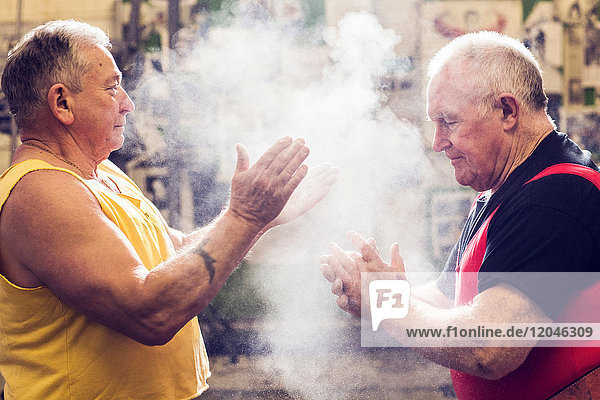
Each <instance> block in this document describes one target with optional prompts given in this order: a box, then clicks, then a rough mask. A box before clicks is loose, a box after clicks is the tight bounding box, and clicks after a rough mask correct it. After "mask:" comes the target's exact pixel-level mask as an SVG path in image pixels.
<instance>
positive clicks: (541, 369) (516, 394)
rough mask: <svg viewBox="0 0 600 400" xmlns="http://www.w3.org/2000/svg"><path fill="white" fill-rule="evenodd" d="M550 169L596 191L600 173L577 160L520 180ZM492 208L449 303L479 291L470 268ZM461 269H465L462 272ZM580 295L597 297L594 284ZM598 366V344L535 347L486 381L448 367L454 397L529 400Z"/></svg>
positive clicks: (599, 291) (481, 250)
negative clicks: (580, 179)
mask: <svg viewBox="0 0 600 400" xmlns="http://www.w3.org/2000/svg"><path fill="white" fill-rule="evenodd" d="M554 174H572V175H578V176H581V177H583V178H585V179H587V180H588V181H590V182H591V183H593V184H594V185H595V186H596V187H597V188H598V189H599V190H600V173H598V172H597V171H595V170H593V169H591V168H588V167H584V166H582V165H577V164H556V165H553V166H551V167H548V168H546V169H545V170H543V171H542V172H540V173H539V174H537V175H536V176H535V177H533V178H532V179H530V180H529V181H527V182H526V183H525V184H527V183H529V182H532V181H535V180H537V179H540V178H542V177H545V176H548V175H554ZM497 210H498V208H496V209H495V210H494V211H493V212H492V213H491V214H490V216H489V217H488V218H487V219H486V220H485V222H484V223H483V224H482V225H481V227H480V228H479V230H478V231H477V233H476V234H475V236H473V238H472V239H471V241H470V242H469V244H468V246H467V248H466V249H465V251H464V254H463V256H462V257H461V261H460V264H459V265H458V266H457V268H456V286H455V300H454V302H455V305H464V304H467V303H469V302H470V301H471V300H472V299H473V298H474V297H475V296H476V295H477V294H478V293H479V291H478V288H477V281H478V278H477V274H475V273H473V272H479V270H480V268H481V265H482V263H483V258H484V255H485V251H486V241H487V231H488V227H489V225H490V221H491V220H492V218H493V217H494V214H495V213H496V211H497ZM465 272H471V273H470V274H463V273H465ZM585 295H586V296H592V298H595V299H599V298H600V283H597V284H596V285H595V286H593V287H592V288H591V289H589V290H587V291H585ZM577 304H578V302H577V299H575V300H573V301H571V302H570V303H569V304H568V305H567V308H568V309H569V310H570V309H577V306H576V305H577ZM588 304H589V302H588ZM569 310H566V311H567V312H568V311H569ZM596 313H597V312H596ZM598 365H600V347H535V348H533V349H532V350H531V352H530V353H529V355H528V356H527V359H526V360H525V361H524V362H523V364H522V365H521V366H519V368H517V369H516V370H514V371H513V372H511V373H510V374H508V375H506V376H505V377H503V378H501V379H498V380H489V379H484V378H479V377H476V376H473V375H470V374H467V373H465V372H461V371H456V370H452V371H451V376H452V383H453V384H454V391H455V392H456V395H457V397H458V398H459V399H485V400H494V399H498V400H504V399H511V400H518V399H523V400H529V399H532V400H534V399H547V398H548V397H550V396H552V395H553V394H555V393H557V392H559V391H560V390H562V389H563V388H565V387H566V386H568V385H569V384H570V383H571V382H573V381H575V380H577V379H578V378H579V377H581V376H583V375H584V374H586V373H587V372H589V371H590V370H592V369H593V368H595V367H596V366H598Z"/></svg>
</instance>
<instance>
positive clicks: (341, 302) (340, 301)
mask: <svg viewBox="0 0 600 400" xmlns="http://www.w3.org/2000/svg"><path fill="white" fill-rule="evenodd" d="M335 302H336V303H337V305H338V307H339V308H341V309H342V310H344V311H346V312H350V307H349V306H350V301H349V300H348V296H346V295H345V294H344V295H342V296H340V297H338V298H337V300H336V301H335Z"/></svg>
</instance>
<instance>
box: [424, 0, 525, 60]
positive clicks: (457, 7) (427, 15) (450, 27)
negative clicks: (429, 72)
mask: <svg viewBox="0 0 600 400" xmlns="http://www.w3.org/2000/svg"><path fill="white" fill-rule="evenodd" d="M422 10H423V24H424V27H423V28H424V29H423V42H422V47H421V49H422V50H421V56H422V58H421V59H422V60H429V59H430V58H431V56H433V54H435V52H436V51H437V50H438V49H439V48H441V47H442V46H443V45H445V44H446V43H448V42H449V41H450V40H452V39H454V38H455V37H457V36H460V35H463V34H465V33H468V32H476V31H480V30H491V31H496V32H500V33H505V34H507V35H510V36H515V37H518V36H519V34H520V29H521V21H522V16H523V6H522V3H521V1H520V0H516V1H513V0H499V1H460V0H446V1H426V2H424V3H423V9H422Z"/></svg>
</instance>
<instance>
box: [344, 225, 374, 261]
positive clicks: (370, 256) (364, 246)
mask: <svg viewBox="0 0 600 400" xmlns="http://www.w3.org/2000/svg"><path fill="white" fill-rule="evenodd" d="M346 236H347V238H348V240H350V242H351V243H352V245H353V246H354V247H355V248H356V249H358V250H359V251H360V252H361V254H362V256H363V258H364V259H365V261H366V262H369V261H372V260H376V259H380V258H381V257H379V254H378V253H377V250H376V249H375V248H374V247H373V246H371V245H370V244H369V242H367V241H366V240H365V238H363V237H362V236H360V235H359V234H358V233H356V232H354V231H350V232H348V233H347V234H346Z"/></svg>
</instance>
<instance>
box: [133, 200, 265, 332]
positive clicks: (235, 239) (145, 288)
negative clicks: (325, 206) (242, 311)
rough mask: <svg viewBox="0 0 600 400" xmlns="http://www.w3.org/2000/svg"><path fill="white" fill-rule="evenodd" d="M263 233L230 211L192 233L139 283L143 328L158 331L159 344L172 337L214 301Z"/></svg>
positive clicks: (139, 313)
mask: <svg viewBox="0 0 600 400" xmlns="http://www.w3.org/2000/svg"><path fill="white" fill-rule="evenodd" d="M258 234H259V228H258V227H257V226H255V225H252V224H250V223H248V222H247V221H244V220H243V218H241V217H239V216H237V215H236V214H234V213H231V212H226V213H224V214H223V215H222V216H221V217H220V218H219V219H218V220H216V221H215V222H214V223H213V224H211V226H209V227H207V228H206V230H205V231H204V232H202V233H201V234H197V235H194V236H192V237H191V239H192V240H193V241H194V242H193V243H190V244H188V246H187V248H185V249H184V250H183V251H182V252H181V253H179V254H178V255H177V256H176V257H174V258H171V259H170V260H168V261H166V262H164V263H162V264H160V265H158V266H157V267H156V268H154V269H152V270H151V271H150V272H149V273H148V274H147V276H145V277H144V279H143V281H142V283H141V285H139V287H138V289H139V290H138V292H137V297H138V298H137V301H135V304H136V305H138V307H140V308H138V309H137V310H136V318H135V320H136V322H137V324H138V325H139V327H138V328H139V329H141V330H146V331H153V330H154V331H155V333H152V334H151V335H153V336H154V335H156V336H157V337H158V338H159V340H156V341H157V342H158V343H162V342H166V341H168V340H169V339H170V338H171V337H172V336H173V335H174V334H175V333H176V332H177V331H178V330H179V329H181V327H182V326H183V325H185V324H186V323H187V322H188V321H189V320H190V319H192V318H193V317H194V316H196V315H197V314H198V313H200V311H202V310H203V309H204V308H205V307H206V306H207V305H208V304H209V303H210V302H211V301H212V299H213V298H214V296H215V295H216V294H217V293H218V291H219V290H220V289H221V287H222V286H223V284H224V283H225V281H226V280H227V278H228V277H229V275H230V274H231V272H232V271H233V270H234V269H235V268H236V266H237V265H238V264H239V263H240V261H241V260H242V259H243V258H244V256H245V255H246V253H247V252H248V250H249V248H250V246H251V245H252V243H254V241H255V240H256V237H257V235H258ZM139 300H141V301H139ZM139 305H141V306H139Z"/></svg>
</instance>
